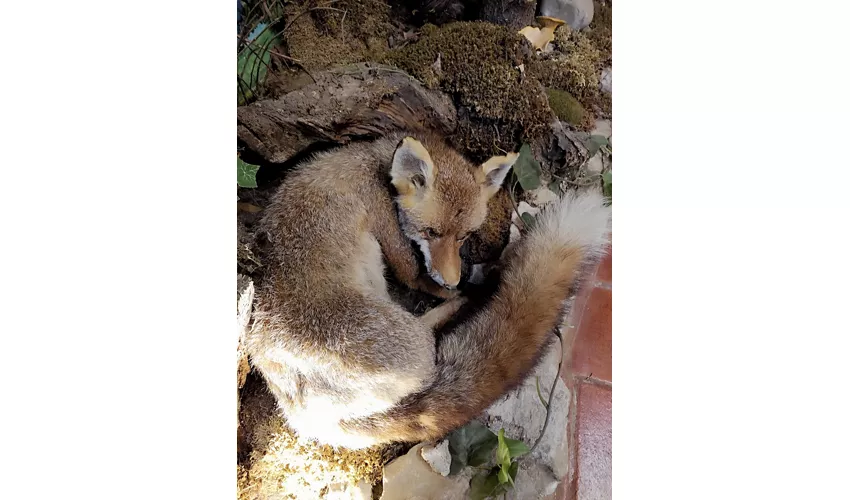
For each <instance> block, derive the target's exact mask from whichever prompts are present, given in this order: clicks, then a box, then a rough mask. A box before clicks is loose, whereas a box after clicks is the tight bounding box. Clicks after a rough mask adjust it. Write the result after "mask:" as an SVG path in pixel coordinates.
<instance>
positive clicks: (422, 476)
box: [381, 443, 475, 500]
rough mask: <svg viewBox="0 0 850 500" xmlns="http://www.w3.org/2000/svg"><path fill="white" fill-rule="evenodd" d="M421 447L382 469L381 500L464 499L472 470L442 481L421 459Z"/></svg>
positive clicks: (466, 470) (421, 444) (418, 446)
mask: <svg viewBox="0 0 850 500" xmlns="http://www.w3.org/2000/svg"><path fill="white" fill-rule="evenodd" d="M425 446H426V445H425V444H424V443H420V444H418V445H416V446H414V447H413V448H411V449H410V451H408V452H407V454H405V455H403V456H400V457H398V458H396V459H395V460H393V461H392V462H390V463H388V464H387V465H385V466H384V492H383V494H382V495H381V500H451V499H460V498H466V492H467V490H468V489H469V479H470V477H472V473H474V472H475V470H474V469H470V468H468V467H467V468H466V469H464V470H463V471H462V472H461V473H460V474H458V475H457V476H449V477H443V475H441V474H438V473H436V472H434V471H433V469H431V466H430V465H428V462H426V461H425V460H424V459H423V458H422V454H421V452H420V450H421V449H422V448H423V447H425Z"/></svg>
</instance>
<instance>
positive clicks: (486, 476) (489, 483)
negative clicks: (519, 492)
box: [469, 467, 500, 500]
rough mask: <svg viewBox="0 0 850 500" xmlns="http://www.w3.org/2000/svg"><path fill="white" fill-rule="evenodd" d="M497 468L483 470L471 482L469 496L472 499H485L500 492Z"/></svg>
mask: <svg viewBox="0 0 850 500" xmlns="http://www.w3.org/2000/svg"><path fill="white" fill-rule="evenodd" d="M496 469H497V468H495V467H494V468H493V469H491V470H489V471H486V472H482V473H480V474H478V475H476V476H475V477H473V478H472V480H471V481H470V482H469V498H470V499H471V500H484V499H485V498H487V497H490V496H495V495H497V494H498V491H497V490H498V489H500V488H499V476H498V474H497V473H496Z"/></svg>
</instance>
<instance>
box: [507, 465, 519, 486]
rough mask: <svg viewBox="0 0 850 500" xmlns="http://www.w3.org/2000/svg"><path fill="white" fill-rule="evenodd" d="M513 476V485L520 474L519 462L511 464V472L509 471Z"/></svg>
mask: <svg viewBox="0 0 850 500" xmlns="http://www.w3.org/2000/svg"><path fill="white" fill-rule="evenodd" d="M508 472H509V473H510V475H511V484H513V480H515V479H516V473H517V472H519V462H514V463H512V464H511V470H510V471H508Z"/></svg>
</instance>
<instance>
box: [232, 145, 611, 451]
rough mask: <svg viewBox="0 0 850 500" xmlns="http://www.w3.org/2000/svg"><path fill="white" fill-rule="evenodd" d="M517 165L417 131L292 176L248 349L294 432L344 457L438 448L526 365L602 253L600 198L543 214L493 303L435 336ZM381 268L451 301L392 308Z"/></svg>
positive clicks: (576, 200) (604, 223)
mask: <svg viewBox="0 0 850 500" xmlns="http://www.w3.org/2000/svg"><path fill="white" fill-rule="evenodd" d="M516 159H517V154H516V153H511V154H508V155H506V156H496V157H494V158H491V159H490V160H488V161H487V162H485V163H484V164H483V165H473V164H471V163H469V162H468V161H467V160H466V159H465V158H463V157H462V156H461V155H460V154H459V153H458V152H457V151H455V150H453V149H452V148H451V147H449V146H448V145H447V144H446V143H445V142H444V141H443V140H442V139H441V138H440V137H438V136H435V135H432V134H430V133H424V132H423V133H417V134H415V138H414V137H410V136H405V135H403V134H398V135H395V136H391V137H386V138H383V139H379V140H377V141H375V142H372V143H355V144H351V145H348V146H345V147H342V148H339V149H336V150H332V151H329V152H323V153H319V154H316V155H315V156H314V157H313V158H312V159H311V160H309V161H307V162H305V163H303V164H302V165H300V166H299V167H297V168H296V170H295V171H293V172H292V173H291V174H290V175H289V177H288V178H287V179H286V181H285V182H284V184H283V185H282V186H281V188H280V189H279V191H278V192H277V194H276V195H275V196H274V198H273V200H272V203H271V204H270V206H269V208H268V209H267V210H266V215H265V217H264V219H263V221H262V222H261V227H260V230H261V231H263V232H265V233H266V235H267V237H268V238H269V242H270V250H269V255H268V256H267V257H266V258H267V259H268V260H269V262H268V271H267V274H266V277H265V278H264V280H263V283H262V284H261V285H260V286H259V288H258V290H257V303H256V305H255V314H254V324H253V326H252V329H251V331H250V332H249V334H248V336H247V338H246V341H247V348H248V352H249V355H250V358H251V362H252V363H253V365H254V366H255V367H256V368H257V369H258V370H259V371H260V372H261V373H262V375H263V376H264V378H265V380H266V382H267V383H268V386H269V388H270V390H271V391H272V392H273V393H274V395H275V396H276V398H277V400H278V403H279V405H280V407H281V409H282V410H283V411H284V413H285V415H286V418H287V421H288V423H289V425H290V426H291V427H292V428H293V429H294V430H295V431H296V432H298V433H299V434H300V435H302V436H305V437H311V438H316V439H317V440H319V441H320V442H322V443H326V444H330V445H334V446H345V447H348V448H362V447H367V446H371V445H374V444H378V443H386V442H391V441H422V440H428V439H435V438H438V437H441V436H443V435H445V434H446V433H448V432H449V431H451V430H453V429H455V428H457V427H459V426H461V425H463V424H465V423H466V422H468V421H469V420H471V419H472V418H473V417H475V416H476V415H478V414H479V413H481V412H482V411H483V410H484V409H486V408H487V407H488V406H489V405H490V404H492V403H493V402H494V401H495V400H496V399H497V398H499V397H500V396H502V395H503V394H504V393H505V392H506V391H507V390H509V389H510V388H512V387H514V386H515V385H516V384H518V383H519V382H521V381H522V379H523V377H524V376H525V375H526V374H527V373H528V372H529V370H530V369H532V368H533V366H534V364H535V363H536V362H537V359H538V358H539V356H540V353H541V350H542V348H543V347H544V346H545V345H546V344H547V343H548V342H549V340H550V338H551V332H552V330H553V328H555V327H556V323H557V322H558V320H559V319H560V314H561V305H562V303H563V301H564V300H565V299H566V298H567V295H568V290H569V289H570V287H571V285H573V283H574V281H575V280H576V278H577V274H578V272H579V270H580V269H581V267H582V265H583V264H584V263H586V262H587V261H589V260H592V259H595V258H597V257H598V256H599V255H600V253H601V252H602V250H603V248H604V246H605V245H606V244H607V241H608V232H609V221H610V209H608V208H607V207H605V206H604V205H603V199H602V197H601V196H600V195H597V194H583V195H573V194H568V195H566V196H564V197H563V198H561V199H560V200H559V201H557V202H555V203H553V204H551V205H550V206H549V207H547V208H546V209H545V210H544V211H543V212H542V213H541V214H540V216H538V222H537V223H536V224H535V226H534V228H533V229H532V230H530V231H529V233H528V234H527V235H525V236H524V237H523V238H522V239H521V241H520V242H519V243H518V245H517V246H516V247H515V248H513V249H512V251H511V252H510V254H511V255H510V256H509V257H507V261H506V264H505V268H504V271H503V272H502V276H501V281H500V283H499V287H498V289H497V291H496V293H495V295H494V296H493V297H492V298H491V299H490V300H489V301H488V302H487V303H486V305H484V306H483V307H482V308H481V309H480V310H478V311H476V312H475V313H474V314H472V316H471V317H470V318H469V319H468V320H464V321H462V322H459V323H458V324H456V325H455V326H452V327H451V328H449V329H448V331H447V332H445V333H444V334H443V335H442V336H441V337H440V339H439V342H437V340H436V339H435V334H434V330H435V328H437V327H438V326H439V325H442V324H443V323H445V322H446V321H447V320H448V318H450V317H451V316H452V315H453V314H454V313H455V312H456V311H457V310H458V308H459V305H460V303H461V299H458V298H455V296H456V295H457V291H456V290H455V287H457V285H458V283H459V281H460V269H461V261H460V255H459V251H460V247H461V245H462V244H463V242H464V240H465V239H466V237H467V236H468V235H469V234H470V233H471V232H473V231H475V230H476V229H477V228H478V227H479V226H480V225H481V224H482V223H483V221H484V219H485V217H486V214H487V201H488V200H489V198H490V197H492V196H493V195H494V194H496V193H497V192H498V190H499V189H501V184H502V182H503V181H504V179H505V176H506V175H507V173H508V172H509V171H510V169H511V167H512V166H513V164H514V162H515V161H516ZM420 259H422V260H424V266H422V265H421V264H420ZM423 267H424V269H425V270H426V273H421V272H420V269H422V268H423ZM385 272H391V273H393V275H394V276H395V277H396V278H397V279H398V281H400V282H401V283H403V284H404V285H406V286H409V287H411V288H416V289H419V290H423V291H426V292H428V293H431V294H434V295H438V296H441V297H444V298H447V299H449V300H447V301H446V302H444V303H442V304H441V305H440V306H438V307H436V308H435V309H432V310H431V311H429V312H427V313H426V314H424V315H423V316H420V317H416V316H414V315H413V314H411V313H409V312H407V311H406V310H405V309H403V308H402V307H401V306H400V305H398V304H396V303H394V302H393V301H392V300H391V299H390V296H389V294H388V291H387V283H386V280H385Z"/></svg>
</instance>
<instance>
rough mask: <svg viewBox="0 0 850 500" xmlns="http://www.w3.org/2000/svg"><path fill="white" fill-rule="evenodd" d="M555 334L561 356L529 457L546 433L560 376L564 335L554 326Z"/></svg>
mask: <svg viewBox="0 0 850 500" xmlns="http://www.w3.org/2000/svg"><path fill="white" fill-rule="evenodd" d="M555 336H556V337H558V340H559V341H560V343H561V356H560V357H559V358H558V371H557V372H555V381H554V382H552V389H550V390H549V405H548V406H547V407H546V419H545V420H544V421H543V429H541V430H540V435H539V436H537V441H535V442H534V444H533V445H532V446H531V449H530V450H528V454H527V455H526V457H530V456H531V454H532V453H534V450H535V449H536V448H537V445H539V444H540V441H543V436H545V435H546V428H547V427H549V415H550V414H551V413H552V397H554V396H555V388H556V387H558V380H560V378H561V363H563V362H564V337H562V336H561V329H560V328H555Z"/></svg>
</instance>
